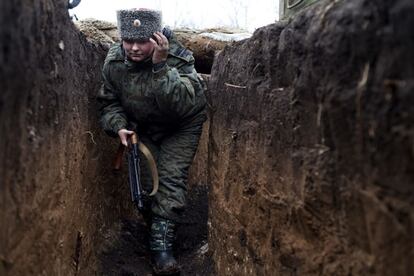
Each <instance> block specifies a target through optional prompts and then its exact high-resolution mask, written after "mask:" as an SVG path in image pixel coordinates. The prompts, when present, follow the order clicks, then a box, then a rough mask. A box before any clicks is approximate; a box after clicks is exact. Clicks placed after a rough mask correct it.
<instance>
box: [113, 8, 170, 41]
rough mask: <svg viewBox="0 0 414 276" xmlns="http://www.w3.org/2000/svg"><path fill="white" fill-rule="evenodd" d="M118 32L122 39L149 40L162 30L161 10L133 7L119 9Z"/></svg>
mask: <svg viewBox="0 0 414 276" xmlns="http://www.w3.org/2000/svg"><path fill="white" fill-rule="evenodd" d="M117 18H118V32H119V35H120V37H121V39H129V40H147V39H149V38H150V37H151V36H152V34H153V33H155V32H159V31H161V30H162V27H161V21H162V14H161V12H160V11H156V10H147V9H145V10H144V9H141V10H138V9H132V10H119V11H117Z"/></svg>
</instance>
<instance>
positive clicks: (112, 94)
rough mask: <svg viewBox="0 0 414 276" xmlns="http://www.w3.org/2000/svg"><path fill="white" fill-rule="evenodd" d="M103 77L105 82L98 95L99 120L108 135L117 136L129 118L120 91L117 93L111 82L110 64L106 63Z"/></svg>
mask: <svg viewBox="0 0 414 276" xmlns="http://www.w3.org/2000/svg"><path fill="white" fill-rule="evenodd" d="M102 77H103V84H102V87H101V89H100V90H99V93H98V96H97V100H98V103H99V117H100V118H99V122H100V124H101V127H102V128H103V129H104V131H105V132H106V133H107V134H108V135H110V136H112V137H117V136H118V131H119V130H120V129H122V128H126V126H127V124H128V119H127V116H126V114H125V111H124V109H123V107H122V105H121V102H120V101H119V96H118V95H119V93H117V91H116V89H115V87H114V86H113V85H112V83H111V78H110V70H109V66H108V64H105V65H104V68H103V70H102Z"/></svg>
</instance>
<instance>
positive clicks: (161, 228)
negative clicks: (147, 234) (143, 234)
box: [150, 216, 180, 275]
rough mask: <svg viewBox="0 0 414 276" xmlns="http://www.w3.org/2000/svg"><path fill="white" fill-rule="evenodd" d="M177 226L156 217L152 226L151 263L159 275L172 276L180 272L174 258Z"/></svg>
mask: <svg viewBox="0 0 414 276" xmlns="http://www.w3.org/2000/svg"><path fill="white" fill-rule="evenodd" d="M175 231H176V224H175V223H174V222H173V221H171V220H168V219H164V218H160V217H157V216H154V217H153V218H152V225H151V238H150V249H151V263H152V267H153V269H154V272H155V273H156V274H158V275H170V274H175V273H178V272H179V271H180V267H179V265H178V262H177V261H176V259H175V258H174V254H173V243H174V240H175Z"/></svg>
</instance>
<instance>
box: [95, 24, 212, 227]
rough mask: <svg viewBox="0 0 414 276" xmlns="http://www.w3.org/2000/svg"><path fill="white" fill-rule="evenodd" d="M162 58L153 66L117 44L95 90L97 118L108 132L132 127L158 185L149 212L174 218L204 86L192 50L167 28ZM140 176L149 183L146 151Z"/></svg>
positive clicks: (202, 114)
mask: <svg viewBox="0 0 414 276" xmlns="http://www.w3.org/2000/svg"><path fill="white" fill-rule="evenodd" d="M164 34H165V35H166V36H167V38H168V39H169V42H170V50H169V56H168V59H167V64H166V65H165V66H164V67H163V68H161V69H160V70H158V71H154V70H153V65H152V62H151V60H148V61H144V62H141V63H134V62H131V61H129V60H126V58H125V55H124V51H123V48H122V46H121V44H116V45H114V46H113V47H112V48H111V49H110V50H109V52H108V55H107V58H106V60H105V64H104V68H103V80H104V83H103V86H102V88H101V90H100V92H99V94H98V101H99V102H100V104H101V107H100V122H101V125H102V127H103V129H104V130H105V131H106V132H107V133H108V134H109V135H111V136H113V137H118V134H117V133H118V131H119V130H120V129H122V128H126V129H132V130H135V131H136V132H137V134H138V137H139V139H141V140H142V142H143V143H144V144H145V145H146V146H147V147H148V148H149V149H150V150H151V152H152V154H153V155H154V158H155V160H156V163H157V167H158V174H159V178H160V182H159V183H160V187H159V190H158V193H157V194H156V196H155V198H154V200H153V202H152V207H151V209H152V212H153V214H155V215H158V216H160V217H164V218H168V219H173V220H178V219H179V216H180V214H181V213H182V210H183V208H184V207H185V204H186V193H187V185H186V182H187V177H188V169H189V167H190V165H191V162H192V160H193V157H194V155H195V152H196V149H197V146H198V141H199V138H200V135H201V130H202V125H203V123H204V121H205V120H206V111H205V106H206V98H205V95H204V86H203V84H202V83H201V81H200V79H199V77H198V75H197V72H196V71H195V69H194V58H193V56H192V53H191V52H190V51H188V50H187V49H185V48H184V47H183V46H182V45H181V44H180V43H179V42H178V41H177V40H176V39H175V37H174V35H173V34H172V33H171V31H170V32H169V33H166V32H164ZM141 160H143V162H141V166H142V168H141V173H142V182H143V185H144V187H145V185H147V184H148V183H151V179H150V176H149V170H148V168H147V162H145V157H143V156H142V159H141Z"/></svg>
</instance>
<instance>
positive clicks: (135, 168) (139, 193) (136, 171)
mask: <svg viewBox="0 0 414 276" xmlns="http://www.w3.org/2000/svg"><path fill="white" fill-rule="evenodd" d="M125 148H126V147H125V146H124V145H123V144H120V145H119V148H118V152H117V154H116V158H115V160H114V170H115V171H119V170H120V168H121V163H122V156H123V154H124V151H125ZM138 150H140V151H141V152H142V153H143V154H144V156H145V157H146V158H147V160H148V164H149V167H150V170H151V175H152V183H153V184H152V192H151V193H150V194H149V196H154V195H155V194H156V193H157V191H158V184H159V183H158V171H157V165H156V163H155V160H154V157H153V156H152V154H151V152H150V151H149V149H148V148H147V147H146V146H145V145H144V144H143V143H142V142H141V141H139V140H138V135H137V134H136V133H135V132H134V133H133V134H132V135H129V136H128V153H127V159H128V176H129V186H130V188H131V198H132V202H134V204H135V206H136V207H137V209H138V211H143V210H144V197H145V196H146V195H147V193H146V192H145V191H144V190H143V188H142V186H141V173H140V166H139V164H140V162H141V160H140V158H139V155H138Z"/></svg>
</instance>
